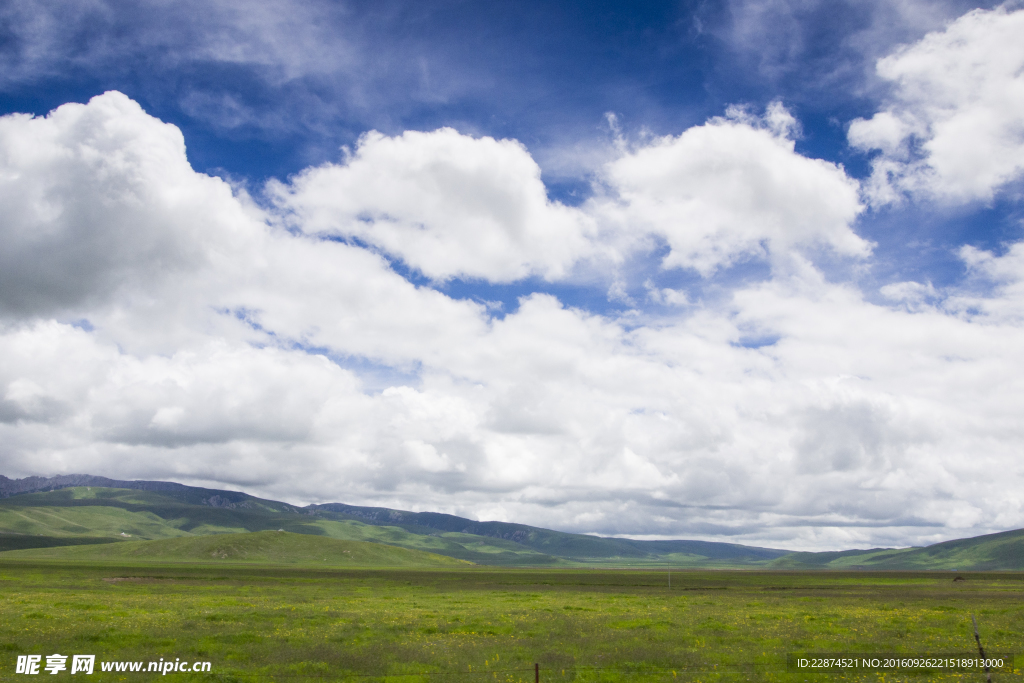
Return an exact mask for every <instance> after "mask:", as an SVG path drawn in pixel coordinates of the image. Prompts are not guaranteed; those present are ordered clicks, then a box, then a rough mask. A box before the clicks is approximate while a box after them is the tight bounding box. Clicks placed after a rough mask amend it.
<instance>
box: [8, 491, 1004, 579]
mask: <svg viewBox="0 0 1024 683" xmlns="http://www.w3.org/2000/svg"><path fill="white" fill-rule="evenodd" d="M277 529H283V530H286V531H292V532H296V533H301V534H311V535H316V536H327V537H330V538H335V539H340V540H348V541H371V542H374V543H383V544H386V545H390V546H397V547H400V548H407V549H411V550H421V551H427V552H431V553H436V554H439V555H446V556H448V557H452V558H457V559H461V560H468V561H471V562H475V563H478V564H485V565H504V566H538V565H543V566H619V567H621V566H633V567H659V566H660V567H666V566H671V567H679V568H697V567H706V568H714V567H721V568H730V567H732V568H742V567H746V568H758V567H760V568H771V569H794V570H802V569H850V570H856V569H877V570H894V569H896V570H899V569H917V570H929V569H943V570H961V571H967V570H1024V530H1017V531H1007V532H1003V533H999V534H989V535H986V536H978V537H976V538H969V539H962V540H956V541H947V542H945V543H939V544H936V545H932V546H928V547H926V548H904V549H882V548H875V549H871V550H847V551H841V552H825V553H802V552H791V551H787V550H779V549H773V548H759V547H752V546H744V545H739V544H734V543H714V542H708V541H684V540H680V541H636V540H631V539H622V538H604V537H598V536H590V535H584V534H570V533H564V532H560V531H552V530H550V529H542V528H538V527H532V526H527V525H525V524H513V523H507V522H477V521H474V520H470V519H466V518H463V517H457V516H455V515H447V514H441V513H435V512H408V511H404V510H392V509H389V508H378V507H360V506H354V505H345V504H342V503H328V504H324V505H308V506H305V507H298V506H294V505H289V504H288V503H282V502H279V501H273V500H265V499H262V498H256V497H255V496H250V495H248V494H246V493H240V492H237V491H222V490H217V489H206V488H199V487H193V486H185V485H183V484H177V483H173V482H162V481H122V480H115V479H108V478H106V477H96V476H92V475H86V474H73V475H63V476H57V477H49V478H45V477H28V478H25V479H9V478H7V477H4V476H0V550H16V549H27V548H42V547H55V546H67V545H84V544H98V543H115V542H124V541H134V540H154V539H163V538H177V537H186V536H206V535H211V534H227V533H241V532H258V531H267V530H277ZM0 557H2V555H0Z"/></svg>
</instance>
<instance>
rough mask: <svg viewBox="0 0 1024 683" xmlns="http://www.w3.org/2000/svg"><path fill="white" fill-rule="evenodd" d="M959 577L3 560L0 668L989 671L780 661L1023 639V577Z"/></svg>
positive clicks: (723, 675) (327, 677)
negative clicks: (20, 660)
mask: <svg viewBox="0 0 1024 683" xmlns="http://www.w3.org/2000/svg"><path fill="white" fill-rule="evenodd" d="M962 576H963V578H964V579H966V580H962V581H953V579H954V577H955V575H954V574H950V573H940V572H921V573H910V572H890V573H881V572H856V573H853V572H850V573H839V572H781V571H776V572H766V571H722V570H718V571H707V570H704V571H696V570H691V571H682V572H673V573H672V575H671V587H670V586H669V575H668V573H667V572H665V571H658V572H654V571H641V570H635V571H623V570H602V569H509V568H494V567H490V568H484V567H466V568H459V567H453V568H439V569H339V568H323V567H321V568H317V567H313V566H302V567H282V566H267V565H244V564H232V565H227V564H222V565H219V566H218V565H212V564H211V565H197V564H179V565H159V564H153V563H148V564H145V563H143V564H135V565H133V564H131V563H125V562H120V563H72V564H69V563H66V562H63V563H56V562H51V563H47V562H43V561H38V560H36V561H28V560H12V559H4V560H0V678H2V679H3V680H32V679H30V678H28V677H27V676H24V675H18V674H15V673H14V666H15V661H16V659H17V656H18V655H19V654H41V655H43V656H44V658H45V655H48V654H51V653H55V652H59V653H63V654H79V653H84V654H95V655H97V659H98V660H144V661H153V660H156V659H159V658H161V657H163V658H167V659H174V658H182V659H188V660H205V661H210V662H212V670H211V672H210V673H204V674H186V673H171V674H168V676H170V678H167V679H166V680H174V681H194V680H202V681H238V682H240V683H241V682H247V681H253V682H255V681H282V682H285V681H289V682H295V683H300V682H304V681H321V680H323V681H353V682H355V681H365V682H367V683H369V682H383V681H387V682H395V683H397V682H402V683H422V682H426V681H467V682H469V681H507V682H512V681H533V680H534V671H533V666H534V663H535V662H536V663H539V665H540V674H541V677H540V680H542V681H607V682H612V681H675V680H685V681H748V680H749V681H813V680H821V681H823V680H826V679H827V680H832V679H835V678H838V679H842V680H878V681H895V680H922V681H923V680H957V681H971V680H974V681H983V680H984V674H983V673H981V672H976V671H971V672H964V671H957V672H941V673H940V672H933V673H924V672H913V673H893V672H867V671H861V672H852V671H847V672H845V673H831V674H812V673H807V672H793V671H789V670H787V668H786V662H787V660H786V655H787V653H791V652H860V653H906V654H924V653H962V654H965V655H971V654H972V653H975V652H976V649H975V643H974V638H973V631H972V629H971V622H970V615H971V614H974V615H976V616H977V618H978V623H979V626H980V629H981V634H982V638H983V643H984V645H985V647H986V649H987V651H988V652H989V653H998V652H1001V653H1007V652H1010V653H1012V652H1016V651H1019V649H1020V644H1021V634H1022V633H1024V575H1022V574H1019V573H989V574H984V573H968V574H963V575H962ZM1020 664H1021V663H1017V664H1016V667H1017V668H1016V669H1015V670H1014V671H1012V672H1004V671H1001V672H997V673H996V674H994V680H996V681H1004V680H1022V679H1024V676H1022V674H1021V668H1020ZM44 675H46V674H44ZM68 675H69V673H68V672H63V673H62V674H60V675H58V676H56V677H51V676H50V675H46V680H58V679H60V678H62V677H63V676H68ZM155 675H156V674H152V673H148V674H147V673H137V674H131V673H122V674H113V673H106V674H105V673H101V672H99V671H98V667H97V672H96V673H95V674H94V675H93V676H88V677H85V680H100V681H105V680H129V681H131V680H137V681H142V680H154V679H153V676H155ZM76 676H77V674H76ZM72 680H76V679H74V678H72Z"/></svg>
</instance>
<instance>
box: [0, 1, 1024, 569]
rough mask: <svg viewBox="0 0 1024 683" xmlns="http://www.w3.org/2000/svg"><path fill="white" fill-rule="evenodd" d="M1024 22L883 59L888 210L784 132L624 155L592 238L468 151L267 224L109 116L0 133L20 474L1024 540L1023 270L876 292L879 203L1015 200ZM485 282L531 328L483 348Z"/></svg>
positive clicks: (391, 167)
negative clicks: (603, 303) (612, 297)
mask: <svg viewBox="0 0 1024 683" xmlns="http://www.w3.org/2000/svg"><path fill="white" fill-rule="evenodd" d="M1019 14H1020V13H1012V12H1008V11H1004V10H997V11H993V12H987V13H986V12H981V13H972V14H969V15H967V16H965V17H964V18H962V19H960V20H959V21H958V22H956V23H955V24H953V25H951V26H950V27H949V28H947V29H946V30H945V31H944V32H940V33H935V34H932V35H929V36H928V37H926V38H925V39H924V40H922V41H921V42H920V43H917V44H915V45H911V46H909V47H907V48H905V49H903V50H901V51H899V52H897V53H895V54H894V55H893V56H892V57H890V58H888V59H887V60H883V62H882V63H881V66H880V68H881V69H882V73H883V75H885V74H889V75H891V76H892V78H891V80H892V81H893V83H894V90H893V93H894V94H893V96H892V100H891V102H890V103H888V104H886V105H885V106H884V107H882V108H881V109H880V111H879V112H878V113H877V114H876V115H875V116H874V117H873V118H871V119H862V120H860V121H857V122H854V123H853V124H852V126H851V129H850V136H851V140H852V141H853V142H854V143H856V144H857V145H860V146H861V147H862V148H876V149H879V150H881V151H880V153H879V154H878V156H877V158H876V161H875V164H876V166H875V168H876V171H877V173H878V174H882V173H884V174H886V175H884V178H883V177H882V175H877V174H876V175H875V176H873V177H872V179H871V180H870V181H869V183H868V185H867V186H866V187H862V186H861V184H860V183H859V182H858V181H857V180H856V179H854V178H851V177H850V175H849V174H848V173H847V172H846V170H845V169H844V168H843V167H842V166H839V165H837V164H835V163H831V162H828V161H824V160H821V159H815V158H811V157H808V156H806V155H804V154H801V153H800V152H798V151H797V150H798V146H797V139H798V135H799V133H798V131H799V124H798V122H797V121H796V119H795V118H794V117H793V115H792V114H791V113H790V112H789V111H788V110H787V109H786V108H785V107H784V106H783V105H782V104H779V103H776V104H772V105H771V106H769V107H768V108H767V110H765V111H764V112H763V113H758V114H755V113H753V112H752V110H750V109H743V108H732V109H730V110H729V111H728V112H726V114H725V115H724V116H721V117H714V118H711V119H709V120H708V121H706V122H705V123H703V124H701V125H698V126H693V127H690V128H687V129H685V130H682V131H680V132H679V133H678V134H675V135H670V136H664V137H657V136H648V137H646V138H640V139H639V140H638V141H635V142H633V143H628V144H627V143H626V142H624V141H620V146H619V148H618V149H617V152H616V153H615V155H614V158H612V159H611V160H610V161H608V162H607V163H605V164H604V165H603V166H601V167H599V168H598V169H597V170H596V171H595V172H594V174H593V176H592V177H591V178H590V181H591V183H592V187H591V190H592V194H591V196H590V198H589V199H587V200H586V201H582V202H580V203H579V204H578V205H576V206H569V205H567V204H564V203H560V202H558V201H555V200H553V199H551V198H550V197H549V196H548V191H547V188H546V186H545V184H544V182H543V181H542V173H541V170H540V168H539V166H538V164H537V163H536V161H535V160H534V158H533V156H532V155H531V152H530V151H529V150H528V149H527V148H526V147H525V146H524V145H522V144H520V143H519V142H516V141H514V140H507V139H496V138H493V137H487V136H481V135H469V134H466V133H462V132H459V131H456V130H454V129H452V128H440V129H437V130H432V131H408V132H405V133H403V134H400V135H385V134H382V133H379V132H369V133H366V134H365V135H363V136H362V138H360V141H359V143H358V145H356V146H355V147H353V148H352V149H351V150H346V151H345V152H344V153H343V154H342V156H341V157H340V158H339V159H338V160H336V161H334V162H332V163H327V164H322V165H318V166H314V167H310V168H308V169H305V170H304V171H302V172H301V173H299V174H297V175H295V176H293V177H291V178H288V179H283V180H274V181H271V182H269V183H268V184H267V185H266V186H264V187H261V188H255V189H251V192H252V196H250V195H249V194H247V193H246V191H244V190H242V189H240V188H239V187H233V186H232V185H230V184H229V183H228V182H226V181H224V180H222V179H220V178H215V177H211V176H208V175H205V174H202V173H197V172H196V171H194V170H193V168H192V166H191V165H190V164H189V161H188V158H187V156H186V147H185V143H186V140H185V139H184V137H183V135H182V133H181V132H180V131H179V130H178V129H177V128H176V127H174V126H172V125H169V124H167V123H164V122H162V121H160V120H158V119H157V118H154V117H153V116H151V115H149V114H148V113H146V112H145V111H144V110H143V109H142V107H140V106H139V105H138V104H137V103H136V102H134V101H133V100H131V99H130V98H128V97H126V96H125V95H123V94H121V93H118V92H108V93H106V94H104V95H101V96H98V97H95V98H93V99H92V100H90V101H89V102H88V103H87V104H66V105H64V106H62V107H60V108H58V109H56V110H55V111H53V112H51V113H50V114H49V115H48V116H46V117H36V118H33V117H30V116H27V115H11V116H5V117H2V118H0V206H2V207H3V209H4V216H5V220H4V221H2V222H0V245H2V246H0V465H2V467H3V471H4V474H6V475H7V476H21V475H29V474H55V473H67V472H89V473H93V474H101V475H107V476H113V477H118V478H130V477H139V478H143V477H145V478H153V479H174V480H177V481H183V482H189V483H197V484H207V485H217V486H229V487H241V488H245V489H247V490H250V491H253V492H257V493H262V494H264V495H268V496H273V497H278V498H284V499H287V500H290V501H294V502H324V501H332V500H337V501H342V502H349V503H373V504H382V505H391V506H395V507H404V508H414V509H425V510H441V511H449V512H453V513H457V514H464V515H468V516H471V517H477V518H480V519H506V520H514V521H520V522H525V523H532V524H538V525H544V526H549V527H555V528H560V529H566V530H573V531H582V532H598V533H606V534H625V535H633V536H640V535H647V536H667V537H687V538H707V539H712V540H723V539H728V540H734V541H739V542H750V543H759V544H763V545H774V546H780V547H790V548H808V549H824V548H836V547H849V546H854V545H861V546H864V545H898V544H909V543H917V544H920V543H926V542H930V541H936V540H942V539H945V538H949V537H954V536H962V535H966V534H968V533H983V532H986V531H995V530H1001V529H1007V528H1013V527H1020V526H1024V510H1022V507H1021V504H1022V499H1021V496H1020V494H1019V490H1020V477H1021V476H1024V469H1022V468H1021V466H1020V465H1019V463H1018V454H1019V452H1020V448H1021V446H1022V445H1024V427H1022V426H1021V424H1020V420H1019V416H1018V415H1017V412H1019V411H1017V410H1016V406H1017V405H1018V403H1019V400H1018V397H1019V396H1020V395H1021V392H1022V390H1024V386H1022V380H1020V379H1019V378H1021V377H1024V372H1022V371H1024V367H1022V362H1024V361H1022V359H1021V355H1020V352H1019V349H1020V348H1022V346H1024V305H1022V304H1024V284H1022V282H1024V280H1022V277H1021V273H1022V272H1024V270H1022V263H1024V248H1022V246H1021V243H1013V244H1008V245H1006V246H1005V248H1004V249H1002V250H1000V251H994V252H990V251H986V250H984V249H981V248H978V247H972V246H963V247H962V248H961V249H960V250H959V252H958V256H957V257H958V258H959V260H960V263H961V264H962V267H963V268H964V269H965V271H966V272H967V273H968V277H967V278H966V279H965V280H964V281H963V283H962V284H960V285H957V286H955V287H946V288H943V287H937V286H935V285H934V284H932V283H929V282H916V281H906V282H902V281H900V282H888V283H884V286H882V287H881V289H878V288H877V287H871V288H866V287H864V286H862V283H863V282H864V281H865V280H864V279H858V277H859V274H862V273H864V272H866V271H868V270H869V269H870V268H871V267H872V263H873V259H874V258H875V257H876V255H875V249H876V245H874V244H872V243H871V242H870V241H869V240H867V239H865V238H864V237H862V236H861V234H860V231H859V221H861V220H863V219H864V216H865V209H864V205H865V202H866V200H870V201H873V202H878V201H884V200H885V198H886V197H887V196H890V195H885V194H884V191H888V192H892V193H906V196H907V197H909V198H910V199H911V200H913V197H914V196H915V195H916V194H917V193H931V195H933V196H942V197H946V198H950V199H951V200H955V201H963V200H965V199H973V198H985V197H990V196H994V195H993V193H999V192H1001V191H1003V190H1002V189H1001V188H1005V187H1006V184H1007V183H1008V182H1013V180H1014V178H1016V174H1017V173H1018V172H1019V169H1018V168H1017V166H1014V164H1015V163H1016V162H1014V161H1013V159H1014V158H1015V157H1014V156H1013V154H1014V153H1015V152H1013V149H1015V148H1013V144H1015V143H1014V138H1013V135H1015V134H1016V133H1015V132H1014V130H1015V129H1014V128H1013V126H1012V125H1011V124H1012V117H1010V116H1009V114H1007V112H1008V111H1010V109H1008V108H1006V107H1011V106H1013V102H1012V101H1011V100H1012V97H1013V96H1014V95H1013V93H1014V92H1015V90H1014V88H1015V87H1016V85H1015V84H1016V79H1017V78H1018V77H1017V76H1016V75H1014V74H1015V73H1016V72H1013V71H1012V69H1011V68H1010V67H1012V66H1013V64H1015V62H1013V64H1011V62H1012V59H1014V58H1013V54H1015V53H1013V52H1012V51H1004V52H999V51H998V50H997V49H996V46H998V45H1001V44H1002V43H1000V41H1003V42H1005V40H1003V39H1004V38H1005V36H1006V35H1009V33H1008V31H1009V29H1007V26H1011V23H1012V22H1016V21H1018V15H1019ZM1012 25H1013V26H1015V25H1016V24H1012ZM1010 32H1012V31H1010ZM990 47H991V49H989V48H990ZM1004 47H1006V46H1005V45H1004ZM942 50H946V51H953V54H954V56H956V57H957V58H958V59H959V58H963V57H964V56H965V55H976V59H975V60H974V62H971V63H986V64H987V63H988V62H985V60H989V61H991V60H994V59H997V55H1002V57H1001V59H1003V60H1004V61H1006V63H1007V64H1010V66H1007V67H1006V68H1005V69H1002V70H1001V71H1000V70H999V69H997V68H995V67H993V68H991V69H987V70H985V72H984V73H985V74H986V76H985V77H986V78H988V79H989V80H988V81H986V82H985V83H981V84H980V85H979V84H974V85H972V86H971V88H975V89H974V90H971V89H970V88H968V90H969V92H967V91H965V92H966V94H964V93H960V92H959V91H956V92H953V91H954V90H955V88H953V87H952V85H950V84H951V83H960V82H961V81H971V74H972V73H973V72H970V73H966V74H965V73H961V72H957V74H955V75H954V76H950V77H949V78H946V77H945V76H943V75H942V73H940V72H939V71H934V70H930V69H931V67H930V66H927V65H929V64H931V63H932V62H933V61H934V60H933V59H932V57H929V56H928V55H931V54H933V53H936V54H937V53H938V52H937V51H939V52H941V51H942ZM922 55H924V56H922ZM1007 60H1008V61H1007ZM915 65H916V66H915ZM922 65H924V66H922ZM971 82H972V83H973V81H971ZM922 84H924V85H922ZM925 85H927V86H928V87H925ZM1004 86H1005V87H1004ZM1000 88H1002V90H1000ZM995 92H1004V93H1006V97H1008V98H1010V100H1007V102H1006V103H1002V104H1000V103H999V102H996V100H995V99H993V98H995V95H992V96H991V97H989V95H990V94H991V93H995ZM915 93H916V94H915ZM950 93H953V94H952V95H951V94H950ZM979 93H980V94H979ZM942 98H945V99H942ZM935 102H941V106H939V105H937V104H935ZM1004 105H1005V106H1004ZM979 112H980V113H979ZM986 112H987V113H986ZM1018 120H1019V116H1018ZM893 121H895V122H897V123H898V124H899V125H896V124H893V126H895V128H892V126H890V128H892V130H890V128H886V126H888V125H889V123H892V122H893ZM958 121H969V122H970V125H967V128H968V129H969V130H970V134H971V136H972V137H971V138H970V139H971V140H974V141H975V142H979V141H980V142H979V145H980V146H979V149H984V148H985V147H984V144H991V145H996V146H998V144H1003V143H1005V144H1006V145H1008V147H1007V149H1008V150H1009V151H1007V154H1006V157H1005V159H1004V157H1003V156H1001V155H1002V153H1003V152H1002V151H998V152H993V154H994V156H993V157H992V159H993V163H992V164H991V169H990V171H991V172H990V173H989V175H987V176H986V175H984V174H978V173H976V174H973V175H970V176H966V175H963V174H960V172H959V171H958V170H957V169H958V168H959V166H958V164H960V163H968V162H969V161H970V158H969V157H970V154H969V153H970V152H971V150H970V149H966V148H964V149H960V148H957V149H960V151H955V150H954V152H950V153H949V154H952V156H943V155H944V154H946V152H944V151H943V150H948V149H951V147H949V145H947V144H946V142H944V141H948V140H950V139H952V138H951V137H949V136H951V135H953V133H952V132H951V131H953V130H954V129H956V125H954V124H955V123H956V122H958ZM887 122H888V123H887ZM901 122H902V123H901ZM907 122H910V123H907ZM904 124H906V126H908V127H904V128H900V127H899V126H902V125H904ZM965 125H966V124H965ZM914 126H916V127H914ZM893 131H895V132H893ZM986 141H987V142H986ZM982 143H984V144H982ZM997 143H998V144H997ZM999 149H1000V150H1002V149H1003V148H1002V147H1000V148H999ZM965 150H966V151H965ZM958 155H959V156H958ZM964 155H967V156H964ZM885 164H888V165H889V166H884V165H885ZM883 166H884V168H883ZM886 168H887V169H889V170H885V169H886ZM879 169H881V170H879ZM893 169H895V170H893ZM1000 169H1002V170H1000ZM883 181H884V182H883ZM885 183H888V184H885ZM886 188H888V189H886ZM837 263H838V264H841V265H842V266H843V268H844V269H838V268H831V269H830V267H831V266H835V264H837ZM744 268H746V269H747V270H746V271H744V270H743V269H744ZM740 271H742V273H741V275H737V272H740ZM843 272H846V273H853V274H854V275H853V276H851V277H841V276H839V275H837V273H843ZM751 273H752V274H751ZM672 278H675V282H676V283H677V284H675V285H672V286H663V285H659V284H655V281H657V282H668V281H671V280H672ZM467 282H471V283H476V284H477V285H479V288H478V289H477V290H474V291H479V292H483V293H486V292H487V291H488V290H487V288H488V287H494V288H498V287H511V286H516V287H520V288H521V291H522V295H521V296H520V297H519V299H518V301H517V302H516V305H515V306H514V307H510V308H509V310H504V311H501V313H500V314H495V307H494V306H488V305H485V303H480V302H478V301H477V300H475V299H473V298H470V297H466V298H459V297H457V296H455V295H454V294H452V293H451V292H453V291H457V288H456V289H452V288H450V287H449V286H450V285H452V284H453V283H454V284H459V283H462V284H465V283H467ZM688 282H689V283H691V284H690V285H687V283H688ZM679 283H681V284H679ZM694 283H695V284H694ZM557 287H590V288H596V289H598V290H600V291H607V290H612V291H613V292H614V291H615V289H616V287H619V288H620V290H621V291H623V292H625V291H627V290H628V291H642V290H644V289H645V287H646V290H647V291H648V293H649V299H648V301H644V302H639V303H638V302H636V301H632V302H631V303H629V304H628V305H626V306H624V307H619V308H614V307H613V308H610V309H608V310H602V311H594V310H589V309H588V308H585V307H583V306H580V305H573V304H572V302H571V301H570V300H569V298H568V297H566V296H562V295H559V294H558V289H557ZM621 300H627V301H628V297H626V296H625V295H623V296H622V297H621Z"/></svg>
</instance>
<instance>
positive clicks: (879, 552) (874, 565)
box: [768, 529, 1024, 571]
mask: <svg viewBox="0 0 1024 683" xmlns="http://www.w3.org/2000/svg"><path fill="white" fill-rule="evenodd" d="M768 566H769V567H772V568H778V569H811V568H814V569H877V570H892V569H895V570H900V569H906V570H919V571H920V570H922V569H923V570H939V569H941V570H950V571H956V570H963V571H967V570H971V571H992V570H1018V571H1019V570H1024V529H1017V530H1016V531H1004V532H1001V533H998V534H986V535H984V536H975V537H973V538H962V539H957V540H955V541H945V542H944V543H936V544H934V545H930V546H927V547H924V548H900V549H891V548H887V549H882V548H875V549H873V550H847V551H843V552H835V553H791V554H789V555H786V556H785V557H781V558H779V559H777V560H775V561H774V562H772V563H771V564H769V565H768Z"/></svg>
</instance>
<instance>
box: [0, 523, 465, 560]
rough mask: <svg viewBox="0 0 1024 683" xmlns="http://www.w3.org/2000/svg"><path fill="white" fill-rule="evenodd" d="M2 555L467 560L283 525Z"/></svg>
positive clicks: (56, 558)
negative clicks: (291, 530) (296, 530)
mask: <svg viewBox="0 0 1024 683" xmlns="http://www.w3.org/2000/svg"><path fill="white" fill-rule="evenodd" d="M4 557H7V558H11V559H39V560H57V561H61V562H90V561H94V562H95V561H99V562H156V563H168V562H171V563H186V564H199V563H215V564H233V563H246V564H252V563H256V564H273V565H289V564H298V565H311V566H342V567H352V566H356V567H358V566H362V567H457V566H460V565H468V564H470V563H469V562H466V561H464V560H456V559H454V558H451V557H446V556H444V555H436V554H434V553H425V552H422V551H419V550H409V549H407V548H396V547H394V546H390V545H385V544H382V543H367V542H365V541H340V540H337V539H334V538H325V537H323V536H310V535H308V534H294V533H289V532H285V531H256V532H251V533H241V534H216V535H209V536H190V537H187V538H168V539H163V540H159V541H135V542H124V543H107V544H102V545H74V546H62V547H51V548H36V549H31V550H11V551H8V552H6V553H4Z"/></svg>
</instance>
